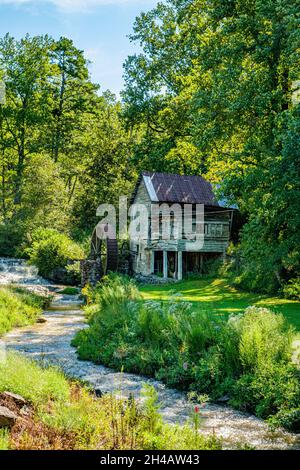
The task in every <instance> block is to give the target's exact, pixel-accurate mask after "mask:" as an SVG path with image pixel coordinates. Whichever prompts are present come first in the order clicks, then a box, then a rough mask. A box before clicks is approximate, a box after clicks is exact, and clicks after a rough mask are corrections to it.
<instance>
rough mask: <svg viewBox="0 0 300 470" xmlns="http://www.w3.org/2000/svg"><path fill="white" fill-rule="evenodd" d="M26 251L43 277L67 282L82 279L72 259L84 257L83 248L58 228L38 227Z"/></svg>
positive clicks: (71, 282)
mask: <svg viewBox="0 0 300 470" xmlns="http://www.w3.org/2000/svg"><path fill="white" fill-rule="evenodd" d="M25 253H26V254H27V255H28V256H29V262H30V263H31V264H34V265H35V266H37V267H38V270H39V274H40V275H41V276H43V277H46V278H48V279H51V280H54V281H57V282H65V283H66V284H73V283H76V282H78V281H79V280H80V276H79V266H77V267H76V266H75V269H74V266H73V265H71V264H70V261H72V260H79V259H81V258H83V257H84V253H83V250H82V249H81V247H80V246H79V245H77V244H76V243H75V242H74V241H73V240H71V239H70V238H68V237H67V236H66V235H64V234H62V233H59V232H57V231H56V230H52V229H38V230H37V231H36V232H34V234H33V237H32V243H31V246H30V247H29V248H27V249H26V250H25Z"/></svg>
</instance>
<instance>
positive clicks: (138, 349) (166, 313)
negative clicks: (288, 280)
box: [73, 276, 300, 427]
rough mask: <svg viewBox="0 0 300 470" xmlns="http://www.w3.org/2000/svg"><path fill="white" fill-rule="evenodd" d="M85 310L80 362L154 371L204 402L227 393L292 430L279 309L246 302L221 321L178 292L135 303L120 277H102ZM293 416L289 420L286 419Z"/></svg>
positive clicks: (288, 342) (286, 341)
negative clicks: (241, 311)
mask: <svg viewBox="0 0 300 470" xmlns="http://www.w3.org/2000/svg"><path fill="white" fill-rule="evenodd" d="M89 299H90V300H93V301H94V302H96V303H95V304H91V305H89V306H88V307H87V314H88V318H89V328H88V329H86V330H83V331H81V332H79V333H78V334H77V336H76V337H75V339H74V341H73V345H75V346H77V349H78V354H79V356H80V357H81V358H82V359H92V360H94V361H95V362H100V363H103V364H105V365H107V366H110V367H114V368H118V369H122V368H124V370H127V371H129V372H137V373H141V374H144V375H149V376H155V377H157V378H159V379H161V380H163V381H164V382H166V383H167V384H168V385H169V386H172V387H177V388H179V389H184V390H193V391H195V392H196V393H206V394H210V396H211V398H212V399H215V398H218V397H220V396H222V395H224V394H227V395H229V397H230V398H231V403H232V405H233V406H235V407H236V408H239V409H242V410H248V411H251V412H253V413H255V414H256V415H258V416H261V417H263V418H272V419H273V422H274V423H275V422H276V416H277V415H278V416H279V418H278V423H279V421H280V422H284V419H283V418H280V416H285V417H287V416H288V419H286V422H289V426H290V427H292V426H295V427H296V424H295V423H296V421H297V419H298V418H297V413H296V412H291V414H288V413H289V411H291V410H297V409H298V408H299V403H300V394H299V387H300V385H299V374H298V372H297V369H296V366H295V365H294V364H293V363H292V360H291V355H292V343H293V339H294V332H293V330H292V328H291V327H290V326H289V325H288V324H287V322H286V321H285V320H284V317H283V316H282V315H279V314H275V313H272V312H271V311H270V310H268V309H264V308H257V307H249V308H248V309H247V310H246V311H245V313H244V314H241V315H234V316H231V317H230V318H229V320H228V321H225V320H220V319H217V318H216V317H214V316H213V315H211V314H208V313H207V312H205V311H202V312H201V311H199V310H197V311H196V312H194V311H193V307H192V305H191V304H189V303H187V302H183V301H182V300H181V298H180V296H178V295H176V296H174V295H171V296H170V299H169V300H168V301H146V302H145V301H142V300H141V299H140V296H139V293H138V291H137V289H136V287H135V285H134V284H133V283H132V281H130V280H128V279H123V278H122V277H120V276H109V277H107V278H106V280H105V282H104V283H102V284H99V286H98V287H97V289H96V290H95V291H94V292H93V293H91V292H90V293H89ZM293 417H294V418H295V423H294V422H293V419H294V418H293Z"/></svg>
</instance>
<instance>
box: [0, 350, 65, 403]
mask: <svg viewBox="0 0 300 470" xmlns="http://www.w3.org/2000/svg"><path fill="white" fill-rule="evenodd" d="M5 390H9V391H11V392H14V393H17V394H19V395H22V396H23V397H24V398H26V399H28V400H29V401H30V402H31V403H33V404H35V405H41V404H43V403H44V404H45V403H46V402H48V400H49V399H52V400H55V401H61V402H65V401H66V400H67V399H68V395H69V386H68V383H67V381H66V380H65V378H64V376H63V374H62V373H61V372H59V371H58V370H55V369H42V368H41V367H39V366H38V364H36V363H35V362H34V361H30V360H28V359H25V358H24V357H23V356H21V355H18V354H16V353H8V354H7V357H6V360H5V361H2V362H1V364H0V391H1V392H4V391H5Z"/></svg>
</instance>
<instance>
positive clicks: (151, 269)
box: [150, 251, 154, 274]
mask: <svg viewBox="0 0 300 470" xmlns="http://www.w3.org/2000/svg"><path fill="white" fill-rule="evenodd" d="M150 274H154V251H151V252H150Z"/></svg>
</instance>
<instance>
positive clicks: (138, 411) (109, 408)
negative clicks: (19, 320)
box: [0, 353, 222, 450]
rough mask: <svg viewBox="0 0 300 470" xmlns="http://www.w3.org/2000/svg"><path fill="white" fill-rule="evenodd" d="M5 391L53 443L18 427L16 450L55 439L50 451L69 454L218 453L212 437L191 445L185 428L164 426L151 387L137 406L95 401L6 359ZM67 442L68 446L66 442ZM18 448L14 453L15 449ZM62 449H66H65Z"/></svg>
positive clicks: (6, 441)
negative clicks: (21, 402)
mask: <svg viewBox="0 0 300 470" xmlns="http://www.w3.org/2000/svg"><path fill="white" fill-rule="evenodd" d="M5 390H8V391H10V392H14V393H18V394H21V395H22V396H24V398H26V399H27V400H28V401H29V402H30V405H31V406H33V410H34V413H35V414H34V422H35V423H43V424H44V425H47V427H48V428H47V429H50V432H51V437H52V440H51V441H50V442H49V443H48V442H47V439H46V437H47V436H45V435H42V436H41V437H40V436H39V434H40V433H41V431H42V430H43V429H42V428H41V427H39V428H38V429H39V434H36V435H34V434H33V437H32V436H31V433H34V426H33V424H31V428H30V429H28V428H26V426H24V427H23V429H22V433H21V435H20V436H18V439H17V446H18V445H19V446H21V448H23V449H24V448H25V449H31V448H32V446H34V448H35V449H36V448H39V449H40V450H44V449H48V450H49V448H50V449H51V448H52V447H51V445H53V436H55V443H54V445H55V446H56V447H55V449H56V450H57V449H58V448H59V442H60V439H61V442H62V445H64V446H66V445H67V446H68V447H67V448H68V449H73V450H77V449H84V450H88V449H91V450H92V449H97V450H99V449H104V450H111V449H118V450H120V449H127V450H128V449H130V450H132V449H150V450H152V449H153V450H156V449H162V450H163V449H174V450H176V449H179V450H180V449H189V450H190V449H203V450H204V449H205V450H210V449H221V448H222V446H221V442H220V440H219V439H217V438H216V437H215V436H207V437H206V436H203V435H202V434H201V431H200V432H199V435H198V438H197V439H195V436H194V433H193V432H192V431H191V429H190V427H188V426H184V427H182V426H171V425H167V424H164V423H163V422H162V419H161V417H160V415H159V414H158V413H157V409H158V408H159V404H158V403H157V394H156V392H155V390H154V389H153V388H152V387H145V390H144V392H143V394H144V398H145V400H144V403H143V405H142V406H140V405H138V404H137V402H136V401H135V399H134V398H133V397H130V398H129V399H128V400H125V399H121V398H117V397H115V396H113V395H105V396H104V397H102V398H101V399H95V397H94V396H93V394H92V393H91V391H90V390H88V389H87V388H84V387H83V386H81V385H79V384H77V383H74V382H73V383H72V382H69V381H68V380H67V379H66V378H65V377H64V375H63V374H62V373H61V372H60V371H59V370H57V369H54V368H42V367H41V366H39V365H38V364H37V363H36V362H33V361H30V360H28V359H26V358H24V357H23V356H20V355H17V354H15V353H14V354H13V353H9V354H8V355H7V359H6V361H5V362H1V363H0V392H2V391H5ZM68 441H69V442H68ZM14 445H16V444H15V443H14V441H13V439H12V440H11V436H10V434H9V432H6V433H3V432H2V433H1V434H0V448H1V449H11V448H14ZM17 448H18V447H17ZM64 448H66V447H64Z"/></svg>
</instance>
